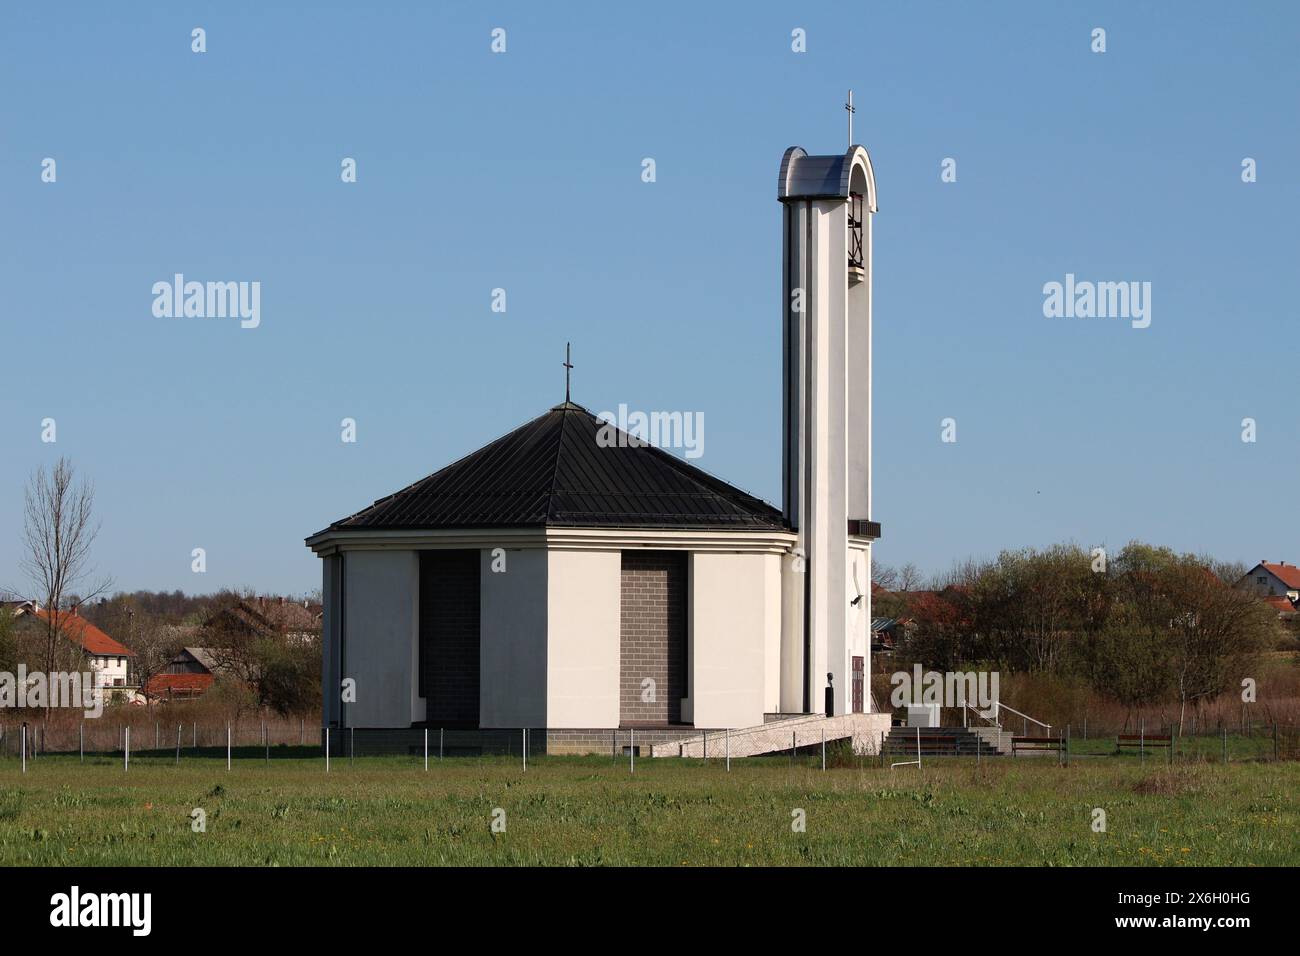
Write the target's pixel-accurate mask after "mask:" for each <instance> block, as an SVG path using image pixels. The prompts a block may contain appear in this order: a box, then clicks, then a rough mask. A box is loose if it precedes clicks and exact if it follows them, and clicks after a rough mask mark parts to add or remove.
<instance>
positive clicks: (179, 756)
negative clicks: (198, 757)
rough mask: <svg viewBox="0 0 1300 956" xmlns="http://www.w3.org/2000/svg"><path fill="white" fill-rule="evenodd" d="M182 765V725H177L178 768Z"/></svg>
mask: <svg viewBox="0 0 1300 956" xmlns="http://www.w3.org/2000/svg"><path fill="white" fill-rule="evenodd" d="M180 765H181V725H180V724H177V725H176V766H178V767H179V766H180Z"/></svg>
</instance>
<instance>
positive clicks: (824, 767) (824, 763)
mask: <svg viewBox="0 0 1300 956" xmlns="http://www.w3.org/2000/svg"><path fill="white" fill-rule="evenodd" d="M825 769H826V728H825V727H823V728H822V770H823V771H824V770H825Z"/></svg>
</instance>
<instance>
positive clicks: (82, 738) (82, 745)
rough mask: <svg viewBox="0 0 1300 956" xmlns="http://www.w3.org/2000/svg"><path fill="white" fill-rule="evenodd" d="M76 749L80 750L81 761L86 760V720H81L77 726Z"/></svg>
mask: <svg viewBox="0 0 1300 956" xmlns="http://www.w3.org/2000/svg"><path fill="white" fill-rule="evenodd" d="M77 749H78V750H79V751H80V752H81V762H82V763H85V762H86V722H85V721H84V720H83V721H82V722H81V725H80V726H79V727H78V728H77Z"/></svg>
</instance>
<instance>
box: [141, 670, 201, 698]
mask: <svg viewBox="0 0 1300 956" xmlns="http://www.w3.org/2000/svg"><path fill="white" fill-rule="evenodd" d="M213 682H214V678H213V676H212V675H211V674H155V675H154V676H153V677H150V678H149V680H148V681H146V682H145V685H144V692H145V693H146V694H148V695H149V696H150V697H162V696H164V695H167V694H175V693H183V694H195V695H197V694H201V693H203V692H204V691H205V690H207V689H208V688H209V687H211V686H212V684H213Z"/></svg>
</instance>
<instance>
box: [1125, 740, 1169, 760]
mask: <svg viewBox="0 0 1300 956" xmlns="http://www.w3.org/2000/svg"><path fill="white" fill-rule="evenodd" d="M1125 747H1137V748H1138V750H1139V751H1140V752H1143V753H1145V752H1146V750H1147V749H1148V748H1150V749H1153V750H1155V749H1159V748H1160V747H1164V748H1166V749H1167V750H1168V751H1169V762H1170V763H1173V760H1174V738H1173V736H1172V735H1170V734H1117V735H1116V736H1115V753H1117V754H1118V753H1123V752H1124V748H1125Z"/></svg>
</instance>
